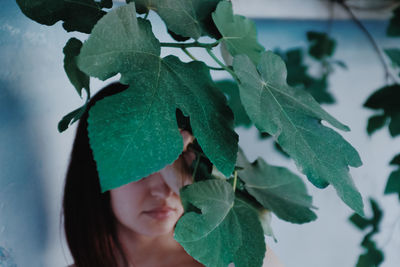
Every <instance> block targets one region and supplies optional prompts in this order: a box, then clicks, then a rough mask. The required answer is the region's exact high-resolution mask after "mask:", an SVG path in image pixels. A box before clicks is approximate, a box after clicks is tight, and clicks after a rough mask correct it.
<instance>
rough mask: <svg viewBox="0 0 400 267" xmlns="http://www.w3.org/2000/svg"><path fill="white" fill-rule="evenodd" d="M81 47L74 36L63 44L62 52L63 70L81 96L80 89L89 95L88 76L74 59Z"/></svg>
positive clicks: (80, 43)
mask: <svg viewBox="0 0 400 267" xmlns="http://www.w3.org/2000/svg"><path fill="white" fill-rule="evenodd" d="M81 47H82V42H81V41H79V40H78V39H76V38H71V39H69V40H68V42H67V44H66V45H65V47H64V49H63V52H64V55H65V57H64V70H65V72H66V73H67V76H68V79H69V80H70V82H71V83H72V85H73V86H74V87H75V89H76V91H77V92H78V94H79V96H82V89H85V90H86V92H87V95H88V96H90V88H89V82H90V77H89V76H88V75H86V74H85V73H83V72H82V71H81V70H80V69H79V68H78V66H77V63H76V59H77V56H78V55H79V52H80V50H81Z"/></svg>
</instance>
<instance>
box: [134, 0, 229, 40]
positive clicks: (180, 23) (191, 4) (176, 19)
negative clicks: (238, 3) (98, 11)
mask: <svg viewBox="0 0 400 267" xmlns="http://www.w3.org/2000/svg"><path fill="white" fill-rule="evenodd" d="M220 1H221V0H128V1H127V2H135V3H136V6H137V9H138V11H140V12H141V13H143V12H148V10H154V11H155V12H157V13H158V14H159V15H160V17H161V18H162V19H163V20H164V21H165V24H166V25H167V27H168V29H169V30H171V31H172V32H174V33H176V34H179V35H181V36H185V37H192V38H194V39H199V38H200V37H201V36H203V35H209V36H212V37H216V36H218V33H217V32H216V29H215V25H214V24H213V22H212V19H211V13H212V12H213V11H214V10H215V8H216V6H217V4H218V2H220Z"/></svg>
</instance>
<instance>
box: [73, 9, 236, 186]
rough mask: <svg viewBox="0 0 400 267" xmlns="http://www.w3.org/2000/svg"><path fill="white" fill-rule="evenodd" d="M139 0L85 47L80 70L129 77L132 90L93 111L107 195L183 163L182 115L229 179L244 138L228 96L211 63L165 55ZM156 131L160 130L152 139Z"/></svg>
mask: <svg viewBox="0 0 400 267" xmlns="http://www.w3.org/2000/svg"><path fill="white" fill-rule="evenodd" d="M134 14H135V6H134V4H133V3H131V4H129V5H127V6H123V7H120V8H118V9H116V10H113V11H111V12H110V13H109V14H107V15H106V16H105V17H104V18H103V19H102V20H100V21H99V23H98V24H97V25H96V27H95V28H94V29H93V32H92V34H91V36H90V38H89V40H88V41H86V42H85V43H84V45H83V47H82V50H81V54H80V56H79V60H78V65H79V67H80V69H82V70H83V71H85V72H86V73H88V74H90V75H91V76H95V77H98V78H100V79H102V80H104V79H107V78H109V77H111V76H113V75H115V74H117V73H121V82H122V83H127V84H129V85H130V87H129V89H127V90H126V91H124V92H122V93H119V94H117V95H113V96H110V97H107V98H105V99H103V100H101V101H99V102H98V103H97V104H96V105H95V106H94V107H93V108H92V109H91V110H90V113H89V119H88V123H89V128H88V130H89V138H90V144H91V147H92V149H93V153H94V158H95V160H96V162H97V167H98V171H99V176H100V181H101V186H102V190H103V191H106V190H108V189H111V188H115V187H118V186H121V185H123V184H126V183H129V182H132V181H136V180H139V179H141V178H143V177H146V176H147V175H149V174H151V173H153V172H156V171H158V170H160V169H162V168H163V167H164V166H165V165H167V164H171V163H172V162H173V161H174V160H176V159H177V158H178V156H179V154H180V153H181V151H182V148H183V143H182V138H181V136H180V134H179V130H178V127H177V122H176V110H177V109H179V110H181V111H182V112H183V114H184V115H185V116H189V117H190V123H191V127H192V130H193V135H194V136H195V137H196V139H197V141H198V142H199V144H200V146H201V148H202V149H203V151H204V153H205V154H206V155H207V157H208V158H209V159H210V160H211V162H212V163H213V164H215V165H216V166H217V168H218V169H219V170H220V171H221V172H223V173H224V174H225V175H226V176H229V175H230V174H231V173H232V171H233V168H234V165H235V162H236V153H237V142H238V137H237V134H236V133H235V132H234V131H233V114H232V112H231V110H230V109H229V108H228V106H227V104H226V99H225V98H224V96H223V95H222V93H221V92H219V91H218V90H217V89H216V88H215V84H214V83H213V82H212V80H211V77H210V73H209V70H208V68H207V67H206V66H205V64H203V63H200V62H191V63H183V62H181V61H180V60H179V59H178V58H177V57H175V56H168V57H166V58H163V59H162V58H160V56H159V53H160V46H159V42H158V40H157V39H156V38H155V37H154V35H153V34H152V32H151V26H150V23H149V22H148V21H145V20H143V19H140V18H138V19H137V18H136V16H135V15H134ZM149 133H152V134H151V135H149Z"/></svg>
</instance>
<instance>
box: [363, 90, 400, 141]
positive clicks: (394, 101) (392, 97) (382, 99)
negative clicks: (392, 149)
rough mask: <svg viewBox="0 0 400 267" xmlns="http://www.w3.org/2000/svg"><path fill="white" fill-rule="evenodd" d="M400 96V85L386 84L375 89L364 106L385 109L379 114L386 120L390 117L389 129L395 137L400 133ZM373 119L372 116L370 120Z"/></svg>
mask: <svg viewBox="0 0 400 267" xmlns="http://www.w3.org/2000/svg"><path fill="white" fill-rule="evenodd" d="M399 97H400V85H398V84H393V85H389V86H384V87H382V88H380V89H379V90H377V91H375V92H374V93H373V94H372V95H370V96H369V98H368V99H367V101H366V102H365V103H364V107H367V108H371V109H377V110H380V109H383V111H384V113H383V114H380V115H379V116H381V117H380V118H381V120H385V122H386V120H387V118H390V122H389V131H390V134H391V135H392V136H393V137H395V136H397V135H399V134H400V105H399V104H398V99H399ZM383 116H385V119H384V118H383ZM375 117H377V116H375ZM378 118H379V117H378ZM371 119H372V118H370V120H371ZM378 122H381V121H378ZM378 125H379V124H378ZM368 127H369V126H368ZM371 127H372V126H371Z"/></svg>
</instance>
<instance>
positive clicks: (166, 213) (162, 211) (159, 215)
mask: <svg viewBox="0 0 400 267" xmlns="http://www.w3.org/2000/svg"><path fill="white" fill-rule="evenodd" d="M174 212H175V210H174V209H173V208H170V207H160V208H155V209H151V210H148V211H144V212H143V213H144V214H146V215H148V216H150V217H152V218H154V219H158V220H163V219H167V218H169V217H170V216H172V215H173V214H174Z"/></svg>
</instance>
